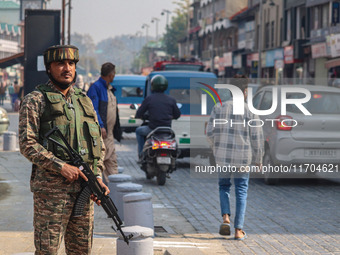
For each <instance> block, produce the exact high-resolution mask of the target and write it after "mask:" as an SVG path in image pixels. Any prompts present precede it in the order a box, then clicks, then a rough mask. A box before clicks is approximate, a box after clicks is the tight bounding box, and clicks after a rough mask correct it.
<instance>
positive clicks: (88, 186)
mask: <svg viewBox="0 0 340 255" xmlns="http://www.w3.org/2000/svg"><path fill="white" fill-rule="evenodd" d="M53 133H57V136H58V137H59V138H61V139H62V141H63V143H64V145H63V144H61V143H60V142H58V141H56V140H55V139H53V138H52V137H51V135H52V134H53ZM45 137H46V139H48V140H49V141H51V142H53V143H55V144H56V145H57V146H59V147H61V148H62V149H63V150H65V152H66V153H67V154H68V155H69V157H70V159H71V161H72V163H73V164H74V165H75V166H76V167H78V168H79V169H80V170H81V171H82V172H83V173H84V175H85V176H86V177H87V179H88V181H85V180H83V179H82V191H81V192H80V195H79V196H78V198H77V200H76V202H75V205H74V208H73V215H74V216H76V217H78V216H81V215H82V214H83V209H84V206H85V204H86V203H87V202H88V199H89V197H90V195H91V194H93V195H94V196H96V197H97V198H98V200H100V201H101V206H102V207H103V209H104V211H105V212H106V214H107V215H108V216H109V218H111V219H112V220H113V222H114V223H115V225H116V228H117V230H118V231H119V232H120V233H121V235H122V237H123V239H124V241H125V242H126V243H127V244H129V240H130V239H131V238H132V236H133V235H132V234H130V235H129V236H125V234H124V232H123V230H122V225H123V222H122V220H121V219H120V217H119V216H118V210H117V207H116V206H115V204H114V203H113V201H112V199H111V198H110V197H109V196H108V195H105V190H104V189H103V188H102V187H101V186H100V184H99V182H98V180H97V178H96V176H95V175H94V173H93V172H92V170H91V168H90V167H89V165H88V164H87V163H86V162H84V161H83V159H82V157H81V156H80V155H79V154H78V153H77V152H76V151H75V150H74V149H73V148H72V147H71V146H70V145H69V143H68V142H67V140H66V138H65V137H64V136H63V134H62V133H61V132H60V130H59V129H58V127H54V128H53V129H51V130H50V131H49V132H48V133H47V134H46V136H45Z"/></svg>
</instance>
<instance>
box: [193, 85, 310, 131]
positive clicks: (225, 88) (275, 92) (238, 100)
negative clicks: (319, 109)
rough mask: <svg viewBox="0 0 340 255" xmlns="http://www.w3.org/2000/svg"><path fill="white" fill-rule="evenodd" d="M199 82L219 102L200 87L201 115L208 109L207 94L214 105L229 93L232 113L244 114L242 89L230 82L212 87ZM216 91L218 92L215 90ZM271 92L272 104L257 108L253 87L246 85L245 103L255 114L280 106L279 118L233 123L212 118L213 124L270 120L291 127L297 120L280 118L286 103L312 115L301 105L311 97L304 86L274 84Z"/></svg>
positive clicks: (251, 122)
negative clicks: (266, 107) (267, 107)
mask: <svg viewBox="0 0 340 255" xmlns="http://www.w3.org/2000/svg"><path fill="white" fill-rule="evenodd" d="M198 83H199V84H201V85H203V86H204V87H206V88H208V89H210V90H211V91H212V92H213V94H214V95H215V96H216V97H217V98H218V100H219V102H217V101H216V100H215V97H214V95H213V94H212V93H211V92H210V91H209V90H207V89H206V88H201V90H202V91H203V92H205V93H202V94H201V115H207V111H208V109H207V108H208V104H207V95H209V96H210V98H212V100H213V101H214V105H216V104H218V103H220V104H221V105H222V100H221V96H220V95H225V94H230V97H229V98H228V100H232V106H233V114H234V115H244V109H245V95H244V94H243V92H242V90H241V89H240V88H239V87H237V86H235V85H232V84H215V85H214V87H212V86H210V85H208V84H205V83H203V82H198ZM217 91H218V92H217ZM271 94H272V98H271V101H272V105H271V107H270V108H269V109H265V110H264V109H257V108H256V107H255V106H254V102H253V96H254V93H253V89H252V88H251V87H248V89H247V100H246V102H247V105H248V108H249V110H250V112H252V113H253V114H255V115H258V116H259V117H260V116H269V115H271V114H273V113H274V112H275V111H276V110H277V108H278V107H280V115H279V116H281V117H280V118H274V119H271V118H268V119H264V118H261V119H252V120H249V121H248V122H247V123H246V122H245V121H244V122H242V123H240V122H237V123H233V122H232V120H227V119H214V121H213V125H214V127H216V126H217V125H230V126H232V125H236V124H242V125H244V126H245V125H248V126H250V127H258V126H263V125H264V123H265V122H270V123H271V125H272V126H274V125H275V123H277V122H280V125H281V126H282V127H287V128H292V127H295V126H297V125H298V121H297V120H295V119H292V118H287V119H285V118H282V117H284V116H287V105H293V106H294V107H296V108H297V109H299V111H301V112H302V113H303V114H304V115H306V116H308V115H312V114H311V113H310V112H309V111H308V110H307V109H306V107H305V106H304V105H303V104H305V103H307V102H308V101H309V100H310V99H311V92H310V91H309V90H308V89H306V88H301V87H293V86H292V87H289V86H288V87H287V86H282V87H280V86H274V87H273V88H272V90H271ZM292 94H294V95H299V96H298V97H291V96H289V95H292Z"/></svg>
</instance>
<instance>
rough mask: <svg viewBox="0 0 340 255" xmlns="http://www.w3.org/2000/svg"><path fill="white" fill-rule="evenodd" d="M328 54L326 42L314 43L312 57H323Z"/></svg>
mask: <svg viewBox="0 0 340 255" xmlns="http://www.w3.org/2000/svg"><path fill="white" fill-rule="evenodd" d="M326 56H327V45H326V43H317V44H313V45H312V58H322V57H326Z"/></svg>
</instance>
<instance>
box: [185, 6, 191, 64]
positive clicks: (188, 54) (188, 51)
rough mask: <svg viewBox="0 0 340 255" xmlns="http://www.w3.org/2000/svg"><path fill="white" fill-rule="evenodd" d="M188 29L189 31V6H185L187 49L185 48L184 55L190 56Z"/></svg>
mask: <svg viewBox="0 0 340 255" xmlns="http://www.w3.org/2000/svg"><path fill="white" fill-rule="evenodd" d="M189 31H190V6H189V5H188V6H187V47H186V48H187V49H186V53H187V54H186V55H187V58H188V57H190V55H191V54H190V46H189V36H190V35H189Z"/></svg>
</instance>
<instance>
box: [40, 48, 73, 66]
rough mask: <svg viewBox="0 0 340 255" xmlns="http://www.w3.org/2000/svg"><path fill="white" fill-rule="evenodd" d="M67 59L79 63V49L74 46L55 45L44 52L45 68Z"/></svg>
mask: <svg viewBox="0 0 340 255" xmlns="http://www.w3.org/2000/svg"><path fill="white" fill-rule="evenodd" d="M66 59H69V60H73V61H75V62H76V63H77V62H78V61H79V49H78V48H77V47H76V46H73V45H54V46H51V47H49V48H48V49H46V50H45V52H44V63H45V66H47V65H48V64H50V63H51V62H54V61H61V60H66Z"/></svg>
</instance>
